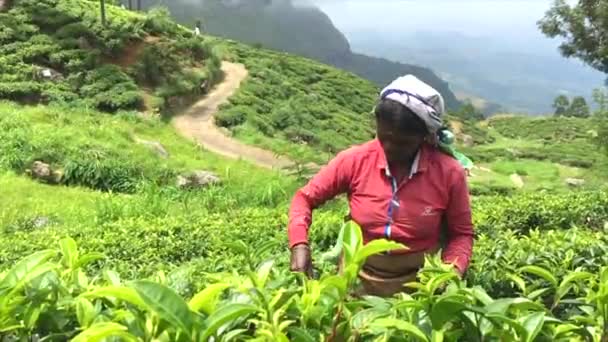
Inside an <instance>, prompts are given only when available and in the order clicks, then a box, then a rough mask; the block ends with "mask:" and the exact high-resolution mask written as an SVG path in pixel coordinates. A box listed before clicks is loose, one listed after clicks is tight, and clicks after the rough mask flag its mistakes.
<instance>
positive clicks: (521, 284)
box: [506, 273, 526, 295]
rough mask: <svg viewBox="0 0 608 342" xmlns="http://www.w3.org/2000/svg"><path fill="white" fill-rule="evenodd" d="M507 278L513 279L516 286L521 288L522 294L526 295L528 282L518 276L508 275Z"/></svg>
mask: <svg viewBox="0 0 608 342" xmlns="http://www.w3.org/2000/svg"><path fill="white" fill-rule="evenodd" d="M506 276H507V278H509V279H511V280H512V281H513V282H514V283H515V285H517V287H519V289H520V290H521V293H523V294H524V295H525V294H526V281H525V280H523V279H522V278H521V277H520V276H518V275H516V274H511V273H509V274H507V275H506Z"/></svg>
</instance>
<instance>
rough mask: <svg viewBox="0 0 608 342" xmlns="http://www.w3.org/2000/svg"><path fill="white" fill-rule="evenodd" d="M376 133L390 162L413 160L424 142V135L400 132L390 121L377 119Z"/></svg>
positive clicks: (398, 162) (400, 162)
mask: <svg viewBox="0 0 608 342" xmlns="http://www.w3.org/2000/svg"><path fill="white" fill-rule="evenodd" d="M376 134H377V136H378V140H379V141H380V144H381V145H382V148H383V149H384V154H385V155H386V159H387V161H388V162H389V163H390V164H402V163H407V162H411V161H412V159H413V158H414V157H415V156H416V153H417V152H418V149H419V148H420V146H421V145H422V144H423V143H424V138H425V137H424V135H414V134H408V133H403V132H399V130H398V129H397V127H394V126H393V125H391V124H390V123H386V122H382V121H377V122H376Z"/></svg>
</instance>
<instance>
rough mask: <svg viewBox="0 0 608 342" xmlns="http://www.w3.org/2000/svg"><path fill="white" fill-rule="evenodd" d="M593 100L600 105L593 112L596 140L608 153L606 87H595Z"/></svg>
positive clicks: (607, 102) (607, 93)
mask: <svg viewBox="0 0 608 342" xmlns="http://www.w3.org/2000/svg"><path fill="white" fill-rule="evenodd" d="M593 100H594V101H595V103H596V104H597V105H598V109H597V110H596V112H595V113H594V114H593V119H594V123H595V126H596V127H597V136H596V139H595V140H596V142H597V144H598V145H599V146H600V148H602V149H604V151H605V152H606V153H607V154H608V92H607V91H606V88H605V87H604V88H598V89H594V91H593Z"/></svg>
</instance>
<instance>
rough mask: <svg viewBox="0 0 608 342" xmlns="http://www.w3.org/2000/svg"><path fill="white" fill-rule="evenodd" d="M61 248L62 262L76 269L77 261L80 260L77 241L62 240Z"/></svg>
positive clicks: (60, 242) (70, 239)
mask: <svg viewBox="0 0 608 342" xmlns="http://www.w3.org/2000/svg"><path fill="white" fill-rule="evenodd" d="M59 246H60V248H61V254H63V258H62V260H63V263H64V265H65V266H66V267H68V268H72V269H74V268H76V267H75V266H76V261H77V260H78V247H77V246H76V241H74V239H72V238H70V237H68V238H65V239H61V241H59Z"/></svg>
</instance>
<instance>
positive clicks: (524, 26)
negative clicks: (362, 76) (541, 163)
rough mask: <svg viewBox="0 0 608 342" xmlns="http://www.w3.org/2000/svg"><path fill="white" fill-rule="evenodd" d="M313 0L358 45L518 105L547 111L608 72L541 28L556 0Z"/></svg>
mask: <svg viewBox="0 0 608 342" xmlns="http://www.w3.org/2000/svg"><path fill="white" fill-rule="evenodd" d="M311 1H312V2H313V3H314V4H315V5H316V6H318V7H319V8H321V9H322V10H323V11H324V12H325V13H327V14H328V15H329V16H330V18H331V19H332V21H333V22H334V24H335V25H336V27H337V28H338V29H339V30H341V31H342V32H343V33H344V34H345V35H346V37H347V38H348V40H349V42H350V43H351V46H352V48H353V50H354V51H357V52H362V53H366V54H369V55H376V56H381V57H386V58H389V59H393V60H397V61H401V62H410V63H416V64H421V65H424V66H428V67H430V68H432V69H433V70H435V71H436V72H438V73H439V74H440V75H441V76H442V77H444V78H445V79H447V80H448V81H449V82H450V83H451V85H452V88H453V89H454V90H456V91H459V92H461V93H462V94H464V95H466V96H469V95H470V96H473V97H482V98H485V99H488V100H490V101H493V102H497V103H500V104H502V105H506V107H509V108H512V109H514V110H522V111H525V112H539V111H540V112H544V111H548V110H550V104H551V102H552V100H553V98H554V97H555V96H556V95H558V94H559V93H565V94H567V95H583V96H587V97H588V96H589V95H590V94H591V91H592V88H595V87H598V86H600V85H601V84H602V82H603V79H604V77H605V76H604V75H603V74H602V73H600V72H597V71H595V70H593V69H591V68H590V67H588V66H586V65H584V64H583V63H582V62H580V61H578V60H576V59H566V58H564V57H562V56H561V55H560V53H559V50H558V46H559V44H560V40H559V39H550V38H548V37H546V36H545V35H543V34H542V32H540V30H539V29H538V26H537V22H538V20H540V19H541V18H542V17H543V16H544V14H545V12H546V11H547V10H548V9H549V8H550V7H551V4H552V3H553V0H311ZM300 3H303V2H300Z"/></svg>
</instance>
